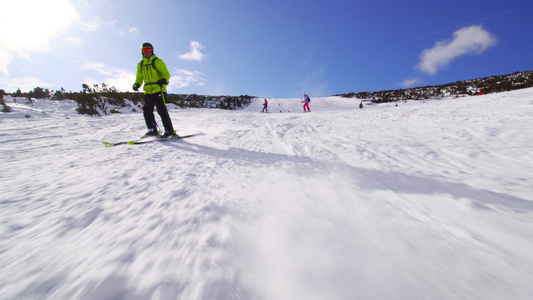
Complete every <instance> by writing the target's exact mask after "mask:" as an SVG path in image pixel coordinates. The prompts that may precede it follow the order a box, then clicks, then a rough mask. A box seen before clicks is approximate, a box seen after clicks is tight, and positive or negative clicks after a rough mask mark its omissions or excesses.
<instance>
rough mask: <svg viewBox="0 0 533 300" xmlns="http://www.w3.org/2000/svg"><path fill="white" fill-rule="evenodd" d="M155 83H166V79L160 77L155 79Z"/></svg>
mask: <svg viewBox="0 0 533 300" xmlns="http://www.w3.org/2000/svg"><path fill="white" fill-rule="evenodd" d="M157 84H159V85H163V84H167V80H166V79H165V78H161V79H159V80H158V81H157Z"/></svg>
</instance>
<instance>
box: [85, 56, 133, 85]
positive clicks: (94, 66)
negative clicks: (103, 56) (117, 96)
mask: <svg viewBox="0 0 533 300" xmlns="http://www.w3.org/2000/svg"><path fill="white" fill-rule="evenodd" d="M81 68H82V69H83V70H92V71H94V72H96V73H98V74H100V75H104V76H102V77H100V78H98V79H94V78H92V77H87V78H86V79H85V82H84V83H87V84H88V85H90V86H92V85H93V84H98V85H99V86H101V85H102V83H105V84H106V85H107V86H109V87H115V88H116V89H117V90H119V91H121V92H125V91H131V90H132V89H131V88H132V85H133V83H134V82H135V73H134V72H130V71H126V70H122V69H117V68H113V67H110V66H108V65H106V64H105V63H101V62H86V63H85V64H83V65H82V67H81Z"/></svg>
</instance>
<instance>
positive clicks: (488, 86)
mask: <svg viewBox="0 0 533 300" xmlns="http://www.w3.org/2000/svg"><path fill="white" fill-rule="evenodd" d="M528 87H533V71H525V72H516V73H513V74H508V75H501V76H492V77H486V78H480V79H472V80H466V81H457V82H455V83H449V84H443V85H438V86H425V87H416V88H410V89H400V90H388V91H378V92H360V93H348V94H338V95H335V96H341V97H345V98H357V99H370V100H371V101H372V102H376V103H380V102H393V101H400V100H423V99H440V98H443V97H452V98H459V97H465V96H473V95H478V94H479V91H482V92H483V94H491V93H499V92H506V91H512V90H517V89H523V88H528Z"/></svg>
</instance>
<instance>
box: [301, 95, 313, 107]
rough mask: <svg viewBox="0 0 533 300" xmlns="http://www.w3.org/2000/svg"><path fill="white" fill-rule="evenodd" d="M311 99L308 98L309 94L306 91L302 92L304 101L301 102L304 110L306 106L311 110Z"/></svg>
mask: <svg viewBox="0 0 533 300" xmlns="http://www.w3.org/2000/svg"><path fill="white" fill-rule="evenodd" d="M310 101H311V99H310V98H309V96H307V94H306V93H304V101H302V103H304V112H305V109H306V108H307V111H311V110H310V109H309V102H310Z"/></svg>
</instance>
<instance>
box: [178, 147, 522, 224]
mask: <svg viewBox="0 0 533 300" xmlns="http://www.w3.org/2000/svg"><path fill="white" fill-rule="evenodd" d="M172 147H175V148H176V149H179V150H181V151H189V152H193V153H196V154H203V155H210V156H215V157H217V158H225V159H231V160H238V161H241V162H243V163H247V164H253V165H273V164H282V163H292V164H294V168H293V169H294V170H295V172H298V173H301V174H302V176H314V174H316V173H317V172H321V171H322V170H336V171H338V172H342V173H344V174H346V176H347V177H348V178H350V179H351V180H352V179H353V182H354V183H355V184H357V187H358V189H360V190H388V191H393V192H396V193H407V194H425V195H435V194H448V195H452V196H453V197H454V198H457V199H459V198H468V199H471V200H472V201H473V202H472V206H473V208H476V209H481V210H491V208H490V207H488V206H487V205H494V206H498V207H501V208H505V209H507V210H511V211H514V212H518V213H526V212H529V211H533V201H532V200H533V199H522V198H518V197H515V196H512V195H509V194H503V193H496V192H492V191H489V190H485V189H481V188H476V187H472V186H469V185H466V184H463V183H456V182H451V181H446V180H439V179H435V178H429V177H417V176H413V175H408V174H404V173H400V172H396V171H387V172H385V171H380V170H373V169H364V168H358V167H355V166H351V165H348V164H345V163H342V162H338V163H335V162H331V161H327V162H325V161H320V160H316V159H312V158H310V157H306V156H294V155H288V154H279V153H266V152H258V151H251V150H246V149H240V148H229V149H227V150H223V149H217V148H212V147H209V146H203V145H198V144H193V143H190V142H184V143H179V144H172ZM317 165H320V166H318V167H317ZM317 170H318V171H317Z"/></svg>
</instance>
